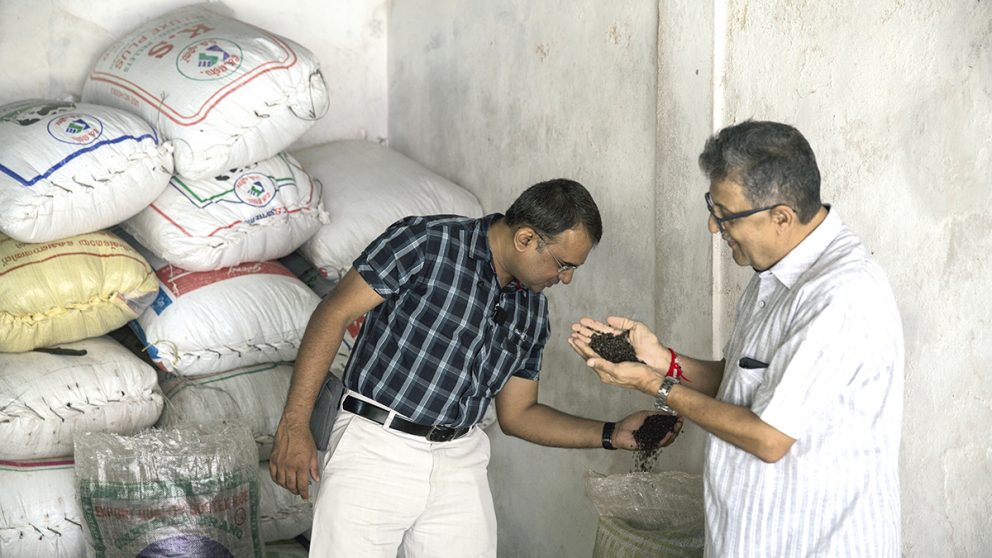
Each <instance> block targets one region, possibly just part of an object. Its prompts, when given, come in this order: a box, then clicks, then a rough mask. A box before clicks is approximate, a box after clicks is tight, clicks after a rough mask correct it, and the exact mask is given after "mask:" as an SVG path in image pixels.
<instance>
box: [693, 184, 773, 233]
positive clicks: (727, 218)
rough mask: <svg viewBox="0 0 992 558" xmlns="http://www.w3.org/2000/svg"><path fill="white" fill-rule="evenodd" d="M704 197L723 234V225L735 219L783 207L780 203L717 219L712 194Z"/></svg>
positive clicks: (707, 207)
mask: <svg viewBox="0 0 992 558" xmlns="http://www.w3.org/2000/svg"><path fill="white" fill-rule="evenodd" d="M703 197H704V198H705V199H706V209H708V210H709V212H710V217H712V218H713V220H714V221H716V228H717V229H719V231H720V232H721V233H722V232H723V224H724V223H726V222H727V221H733V220H734V219H741V218H743V217H747V216H749V215H754V214H755V213H761V212H762V211H768V210H769V209H773V208H775V207H778V206H780V205H782V204H780V203H776V204H774V205H769V206H768V207H759V208H758V209H748V210H747V211H741V212H740V213H731V214H730V215H726V216H724V217H717V216H716V213H714V212H713V198H711V197H710V193H709V192H706V193H705V194H703Z"/></svg>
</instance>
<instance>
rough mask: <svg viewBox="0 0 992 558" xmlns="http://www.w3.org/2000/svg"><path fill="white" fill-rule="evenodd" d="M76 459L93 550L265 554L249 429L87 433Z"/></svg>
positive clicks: (210, 427) (130, 553)
mask: <svg viewBox="0 0 992 558" xmlns="http://www.w3.org/2000/svg"><path fill="white" fill-rule="evenodd" d="M75 459H76V487H77V490H78V495H79V499H80V507H81V509H82V511H83V518H84V520H85V524H86V529H85V533H86V537H87V543H88V544H89V546H90V547H92V549H93V552H94V553H95V554H96V555H97V556H139V555H140V556H237V557H239V558H241V557H244V558H252V557H257V558H261V557H262V556H263V551H262V539H261V533H260V531H259V526H258V498H259V494H258V453H257V452H256V451H255V443H254V441H253V440H252V436H251V432H250V431H249V430H248V428H247V427H244V426H240V425H232V424H227V425H220V424H213V425H197V426H188V427H187V426H184V427H180V428H177V429H175V430H149V431H146V432H143V433H141V434H138V435H136V436H131V437H124V436H117V435H114V434H103V433H86V434H82V435H80V436H78V437H77V438H76V450H75Z"/></svg>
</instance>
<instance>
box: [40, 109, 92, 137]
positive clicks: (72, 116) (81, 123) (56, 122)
mask: <svg viewBox="0 0 992 558" xmlns="http://www.w3.org/2000/svg"><path fill="white" fill-rule="evenodd" d="M48 133H49V134H51V136H52V137H53V138H55V139H57V140H59V141H61V142H63V143H71V144H75V145H87V144H90V143H93V142H94V141H96V139H97V138H99V137H100V136H101V135H103V124H102V123H101V122H100V121H99V120H98V119H97V118H96V117H93V116H90V115H88V114H80V113H78V112H72V113H68V114H60V115H59V116H56V117H55V118H53V119H51V120H49V121H48Z"/></svg>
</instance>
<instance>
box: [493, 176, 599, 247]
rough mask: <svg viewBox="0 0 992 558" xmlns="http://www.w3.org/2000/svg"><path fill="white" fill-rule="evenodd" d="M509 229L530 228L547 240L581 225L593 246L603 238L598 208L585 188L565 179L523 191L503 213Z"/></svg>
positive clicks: (538, 184) (542, 183) (558, 179)
mask: <svg viewBox="0 0 992 558" xmlns="http://www.w3.org/2000/svg"><path fill="white" fill-rule="evenodd" d="M505 219H506V224H507V225H509V226H510V228H516V227H520V226H529V227H531V228H533V229H535V230H537V231H538V232H539V233H540V234H542V235H545V237H546V238H547V239H548V240H551V239H553V238H554V237H556V236H558V235H559V234H561V233H563V232H565V231H567V230H568V229H571V228H574V227H575V226H576V225H582V227H583V228H584V229H585V230H586V233H588V234H589V238H590V239H592V243H593V245H594V246H595V245H596V244H599V240H600V238H602V236H603V221H602V219H601V218H600V216H599V207H597V206H596V202H595V201H593V199H592V195H591V194H590V193H589V191H588V190H586V188H585V186H583V185H581V184H579V183H578V182H576V181H574V180H568V179H567V178H555V179H554V180H548V181H545V182H540V183H537V184H535V185H533V186H531V187H530V188H527V189H526V190H524V192H523V193H522V194H520V196H519V197H517V199H516V201H514V202H513V205H511V206H510V209H507V210H506V216H505Z"/></svg>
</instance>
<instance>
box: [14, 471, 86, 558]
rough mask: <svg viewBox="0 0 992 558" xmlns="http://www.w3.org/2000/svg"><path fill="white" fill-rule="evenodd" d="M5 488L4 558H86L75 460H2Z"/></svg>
mask: <svg viewBox="0 0 992 558" xmlns="http://www.w3.org/2000/svg"><path fill="white" fill-rule="evenodd" d="M0 486H2V487H3V490H0V556H3V557H4V558H37V557H41V556H44V557H45V558H84V557H85V556H86V538H85V536H84V535H83V513H82V509H81V508H80V506H79V503H78V502H77V499H76V478H75V474H74V466H73V460H72V458H71V457H62V458H57V459H39V460H33V461H8V460H0Z"/></svg>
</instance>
